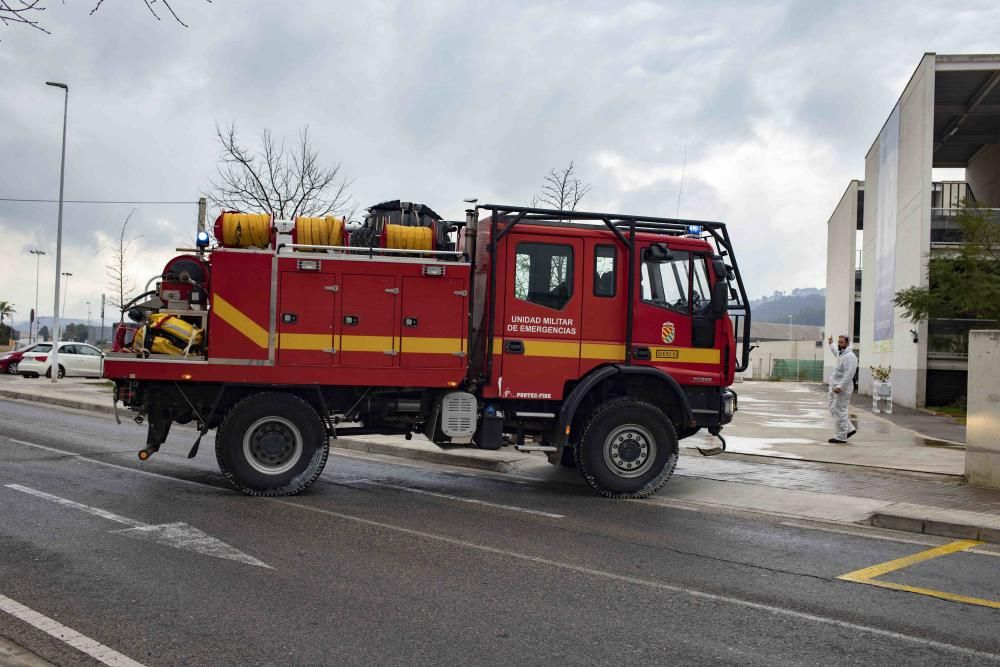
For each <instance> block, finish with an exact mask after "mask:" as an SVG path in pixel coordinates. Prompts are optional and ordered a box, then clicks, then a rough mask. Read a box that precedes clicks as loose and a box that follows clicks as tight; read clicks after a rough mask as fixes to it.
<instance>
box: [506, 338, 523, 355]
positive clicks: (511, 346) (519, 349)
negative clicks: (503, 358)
mask: <svg viewBox="0 0 1000 667" xmlns="http://www.w3.org/2000/svg"><path fill="white" fill-rule="evenodd" d="M503 349H504V351H506V352H510V353H511V354H524V343H522V342H521V341H519V340H508V341H504V344H503Z"/></svg>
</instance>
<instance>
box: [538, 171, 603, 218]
mask: <svg viewBox="0 0 1000 667" xmlns="http://www.w3.org/2000/svg"><path fill="white" fill-rule="evenodd" d="M591 189H592V188H591V186H590V184H589V183H584V182H583V181H582V180H580V178H579V177H578V176H577V175H576V168H575V166H574V165H573V162H572V160H571V161H570V163H569V165H568V166H567V167H566V168H565V169H555V168H553V169H550V170H549V173H548V174H546V175H545V182H544V183H543V184H542V190H541V192H539V193H538V194H537V195H535V196H534V197H532V199H531V205H532V206H533V207H542V208H554V209H556V210H559V211H575V210H576V207H577V205H578V204H579V203H580V200H581V199H583V198H584V196H586V194H587V193H588V192H590V190H591Z"/></svg>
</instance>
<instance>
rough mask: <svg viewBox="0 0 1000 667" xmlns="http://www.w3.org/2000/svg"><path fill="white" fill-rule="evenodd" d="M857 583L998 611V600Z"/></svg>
mask: <svg viewBox="0 0 1000 667" xmlns="http://www.w3.org/2000/svg"><path fill="white" fill-rule="evenodd" d="M857 583H859V584H868V585H869V586H878V587H879V588H889V589H892V590H894V591H905V592H907V593H916V594H917V595H927V596H929V597H932V598H938V599H941V600H948V601H949V602H960V603H962V604H974V605H978V606H980V607H991V608H992V609H1000V600H984V599H983V598H974V597H970V596H968V595H958V594H957V593H948V592H946V591H936V590H934V589H932V588H921V587H920V586H907V585H906V584H897V583H893V582H891V581H878V580H877V579H867V580H864V581H858V582H857Z"/></svg>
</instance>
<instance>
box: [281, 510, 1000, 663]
mask: <svg viewBox="0 0 1000 667" xmlns="http://www.w3.org/2000/svg"><path fill="white" fill-rule="evenodd" d="M270 500H271V502H273V503H276V504H279V505H287V506H289V507H294V508H296V509H301V510H305V511H307V512H317V513H319V514H325V515H327V516H332V517H336V518H338V519H342V520H344V521H351V522H354V523H359V524H362V525H366V526H373V527H376V528H382V529H384V530H391V531H394V532H397V533H402V534H404V535H410V536H412V537H419V538H422V539H426V540H433V541H435V542H441V543H443V544H449V545H452V546H457V547H463V548H465V549H471V550H474V551H480V552H483V553H488V554H492V555H495V556H502V557H504V558H511V559H514V560H520V561H525V562H529V563H535V564H538V565H545V566H548V567H553V568H557V569H560V570H565V571H568V572H574V573H576V574H583V575H587V576H591V577H597V578H600V579H608V580H611V581H617V582H621V583H626V584H632V585H635V586H642V587H644V588H650V589H653V590H659V591H668V592H670V593H679V594H682V595H687V596H690V597H693V598H697V599H701V600H710V601H712V602H718V603H722V604H729V605H733V606H737V607H744V608H747V609H753V610H755V611H762V612H766V613H769V614H773V615H775V616H785V617H788V618H794V619H797V620H802V621H810V622H813V623H822V624H824V625H830V626H834V627H838V628H844V629H846V630H852V631H856V632H864V633H866V634H869V635H875V636H878V637H885V638H887V639H894V640H898V641H904V642H909V643H912V644H919V645H922V646H927V647H929V648H934V649H938V650H942V651H949V652H952V653H958V654H960V655H964V656H968V657H973V658H979V659H986V660H990V661H991V662H1000V654H996V653H988V652H986V651H978V650H976V649H971V648H966V647H964V646H958V645H955V644H948V643H946V642H939V641H935V640H933V639H926V638H924V637H915V636H913V635H906V634H903V633H901V632H893V631H892V630H884V629H882V628H877V627H874V626H870V625H861V624H859V623H851V622H850V621H842V620H840V619H836V618H829V617H827V616H818V615H816V614H810V613H808V612H803V611H795V610H794V609H787V608H785V607H775V606H772V605H769V604H764V603H761V602H753V601H751V600H744V599H742V598H734V597H729V596H727V595H719V594H717V593H707V592H705V591H699V590H696V589H693V588H686V587H684V586H677V585H674V584H668V583H664V582H660V581H653V580H651V579H640V578H638V577H630V576H628V575H624V574H617V573H615V572H607V571H604V570H596V569H593V568H589V567H583V566H581V565H574V564H572V563H565V562H562V561H557V560H551V559H548V558H542V557H540V556H531V555H529V554H523V553H519V552H517V551H508V550H507V549H499V548H497V547H491V546H487V545H484V544H476V543H475V542H467V541H465V540H459V539H456V538H453V537H447V536H445V535H438V534H436V533H428V532H425V531H422V530H414V529H412V528H404V527H402V526H396V525H393V524H391V523H384V522H382V521H373V520H372V519H364V518H361V517H357V516H352V515H350V514H342V513H340V512H334V511H332V510H325V509H321V508H319V507H308V506H306V505H300V504H298V503H294V502H291V501H290V500H279V499H270Z"/></svg>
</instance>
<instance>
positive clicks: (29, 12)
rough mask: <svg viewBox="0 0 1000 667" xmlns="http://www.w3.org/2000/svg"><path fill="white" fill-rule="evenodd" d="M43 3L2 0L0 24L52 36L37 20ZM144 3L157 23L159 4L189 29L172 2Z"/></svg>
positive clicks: (151, 0)
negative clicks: (20, 27) (31, 29)
mask: <svg viewBox="0 0 1000 667" xmlns="http://www.w3.org/2000/svg"><path fill="white" fill-rule="evenodd" d="M41 1H42V0H0V24H3V25H5V26H9V25H17V24H20V25H26V26H29V27H32V28H34V29H35V30H40V31H42V32H44V33H45V34H46V35H51V34H52V33H50V32H49V31H48V30H46V29H45V27H44V26H42V25H41V24H40V23H39V21H38V19H37V17H38V16H39V14H40V12H44V11H45V7H42V6H41ZM142 1H143V3H144V4H145V5H146V9H148V10H149V13H150V14H152V15H153V17H154V18H155V19H156V20H157V21H160V20H162V19H160V15H159V14H158V13H157V12H156V7H155V6H154V5H156V4H157V3H159V5H160V7H163V8H164V9H166V10H167V12H168V13H169V14H170V15H171V16H172V17H173V18H174V20H175V21H176V22H177V23H180V24H181V25H182V26H184V27H185V28H187V27H188V24H187V23H185V22H184V21H182V20H181V18H180V16H178V15H177V12H175V11H174V8H173V7H171V6H170V0H142ZM205 2H208V3H211V2H212V0H205ZM103 4H104V0H97V4H96V5H94V8H93V9H91V10H90V14H91V15H93V14H94V12H96V11H97V10H98V9H100V8H101V5H103Z"/></svg>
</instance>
